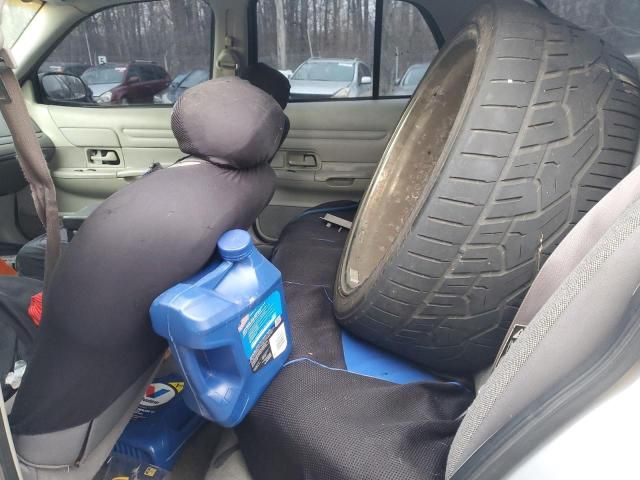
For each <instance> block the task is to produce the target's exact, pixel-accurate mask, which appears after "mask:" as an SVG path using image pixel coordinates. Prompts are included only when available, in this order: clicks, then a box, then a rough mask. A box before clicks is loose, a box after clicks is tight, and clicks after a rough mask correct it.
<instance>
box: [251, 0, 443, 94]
mask: <svg viewBox="0 0 640 480" xmlns="http://www.w3.org/2000/svg"><path fill="white" fill-rule="evenodd" d="M260 1H261V0H253V1H251V2H249V7H248V11H247V22H248V25H247V34H248V38H247V48H248V53H247V58H248V61H249V64H250V65H253V64H256V63H258V49H259V48H260V46H259V42H258V2H260ZM389 1H398V2H404V3H408V4H410V5H411V6H413V7H414V8H416V9H417V10H418V12H420V14H421V15H422V18H423V19H424V21H425V23H426V25H427V27H428V28H429V30H430V31H431V34H432V35H433V39H434V41H435V42H436V45H437V47H438V50H440V49H442V46H443V45H444V43H445V38H444V35H443V34H442V30H440V27H439V25H438V23H437V22H436V20H435V18H434V16H433V15H432V14H431V12H429V10H427V9H426V8H425V7H424V6H423V5H419V4H417V3H415V2H413V1H411V0H389ZM384 2H385V0H376V1H375V14H376V16H375V21H374V29H373V65H371V75H372V80H373V82H372V94H371V96H368V97H356V98H299V99H289V103H313V102H354V101H356V102H357V101H359V100H392V99H398V98H411V95H380V62H381V59H382V27H383V19H384Z"/></svg>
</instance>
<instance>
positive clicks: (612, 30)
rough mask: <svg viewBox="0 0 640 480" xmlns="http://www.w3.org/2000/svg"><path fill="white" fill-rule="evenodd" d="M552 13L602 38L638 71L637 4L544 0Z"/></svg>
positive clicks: (632, 1) (607, 0)
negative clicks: (623, 55)
mask: <svg viewBox="0 0 640 480" xmlns="http://www.w3.org/2000/svg"><path fill="white" fill-rule="evenodd" d="M544 4H545V5H546V6H547V7H548V8H549V10H551V11H552V12H553V13H555V14H556V15H558V16H559V17H562V18H564V19H566V20H569V21H570V22H573V23H575V24H576V25H578V26H579V27H582V28H584V29H585V30H588V31H590V32H592V33H595V34H596V35H598V36H599V37H601V38H603V39H604V40H606V41H607V42H609V43H610V44H612V45H613V46H615V47H617V48H618V49H619V50H620V51H621V52H622V53H624V54H625V55H626V56H627V57H628V58H629V60H631V62H632V63H633V64H634V65H635V67H636V68H638V69H639V70H640V28H638V19H639V18H640V1H638V0H580V1H577V0H544Z"/></svg>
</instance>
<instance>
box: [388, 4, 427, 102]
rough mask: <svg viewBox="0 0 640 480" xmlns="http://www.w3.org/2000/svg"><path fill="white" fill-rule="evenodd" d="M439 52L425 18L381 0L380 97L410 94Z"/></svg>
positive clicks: (406, 7) (412, 8) (410, 7)
mask: <svg viewBox="0 0 640 480" xmlns="http://www.w3.org/2000/svg"><path fill="white" fill-rule="evenodd" d="M437 53H438V45H437V44H436V41H435V38H434V35H433V33H432V31H431V29H430V28H429V25H428V24H427V22H426V20H425V17H424V15H423V14H422V12H420V10H418V8H417V7H416V6H415V5H413V4H410V3H407V2H401V1H398V0H385V1H384V17H383V20H382V58H381V61H380V95H383V96H404V95H412V94H413V92H414V90H415V89H416V87H417V86H418V83H419V82H420V80H422V77H423V76H424V74H425V72H426V70H427V67H428V65H429V64H430V63H431V61H432V60H433V59H434V57H435V56H436V55H437Z"/></svg>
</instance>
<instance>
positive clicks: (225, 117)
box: [171, 77, 285, 169]
mask: <svg viewBox="0 0 640 480" xmlns="http://www.w3.org/2000/svg"><path fill="white" fill-rule="evenodd" d="M284 127H285V115H284V112H283V111H282V108H280V106H279V105H278V103H277V102H276V101H275V100H274V99H273V98H272V97H271V96H270V95H268V94H266V93H265V92H263V91H262V90H260V89H258V88H256V87H254V86H253V85H251V84H250V83H249V82H247V81H245V80H241V79H239V78H236V77H224V78H220V79H216V80H209V81H207V82H204V83H201V84H199V85H196V86H195V87H192V88H190V89H189V90H187V91H186V92H185V93H184V95H182V96H181V97H180V98H179V99H178V102H177V103H176V104H175V106H174V107H173V113H172V114H171V128H172V130H173V134H174V135H175V137H176V139H177V140H178V146H179V147H180V150H182V151H183V152H184V153H186V154H189V155H193V156H195V157H200V158H205V159H208V160H212V161H214V162H215V163H218V164H223V165H228V166H230V167H233V168H237V169H245V168H252V167H256V166H258V165H260V164H263V163H267V162H269V161H270V160H271V159H272V158H273V156H274V155H275V154H276V152H277V150H278V147H279V146H280V141H281V139H282V136H283V134H284Z"/></svg>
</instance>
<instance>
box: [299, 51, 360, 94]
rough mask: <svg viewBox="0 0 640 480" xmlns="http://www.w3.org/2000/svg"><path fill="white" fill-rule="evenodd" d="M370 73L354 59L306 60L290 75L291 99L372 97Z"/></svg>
mask: <svg viewBox="0 0 640 480" xmlns="http://www.w3.org/2000/svg"><path fill="white" fill-rule="evenodd" d="M370 71H371V70H370V69H369V67H367V66H366V65H365V64H364V63H363V62H361V61H359V60H356V59H342V58H331V59H315V58H314V59H309V60H307V61H306V62H304V63H303V64H302V65H300V66H299V67H298V68H297V69H296V71H295V72H293V75H292V76H291V80H290V81H291V98H293V99H314V98H315V99H317V98H346V97H367V96H371V74H370V73H369V75H363V74H362V72H365V73H366V72H370Z"/></svg>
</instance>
